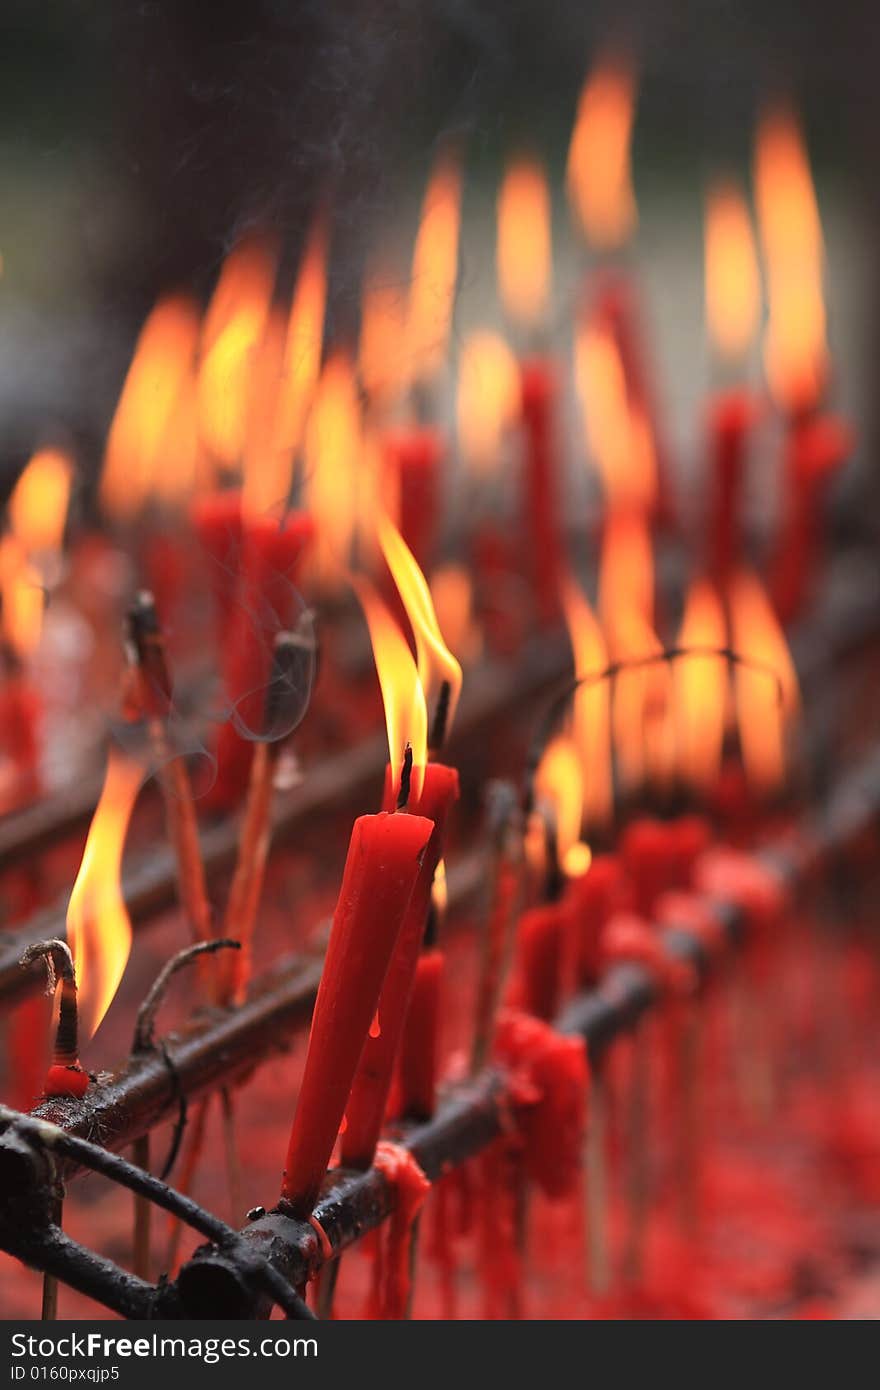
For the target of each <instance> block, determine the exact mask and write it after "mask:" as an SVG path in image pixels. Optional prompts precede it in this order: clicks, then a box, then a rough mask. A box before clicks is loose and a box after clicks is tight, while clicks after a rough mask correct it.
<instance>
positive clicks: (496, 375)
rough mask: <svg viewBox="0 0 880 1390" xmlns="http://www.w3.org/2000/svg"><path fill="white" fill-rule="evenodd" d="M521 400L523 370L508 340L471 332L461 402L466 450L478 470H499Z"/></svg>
mask: <svg viewBox="0 0 880 1390" xmlns="http://www.w3.org/2000/svg"><path fill="white" fill-rule="evenodd" d="M519 400H520V378H519V370H518V368H517V365H516V358H515V357H514V355H513V353H512V352H511V350H510V348H509V347H508V345H507V343H506V342H505V341H504V339H503V338H502V337H501V336H500V334H498V333H489V332H486V331H480V332H476V333H472V334H471V335H470V336H469V337H468V338H467V339H466V340H465V343H464V346H463V348H462V351H461V356H460V358H459V365H458V393H457V401H456V405H457V415H458V440H459V444H460V445H461V452H462V455H463V457H464V459H465V460H466V462H467V463H468V464H469V466H470V467H471V468H472V469H473V470H474V472H476V473H480V474H484V475H485V474H489V473H492V472H497V471H498V470H499V468H500V465H501V450H502V445H503V440H504V435H505V433H506V431H507V430H508V428H509V427H510V425H511V424H512V422H513V420H514V419H515V417H516V414H517V410H518V408H519Z"/></svg>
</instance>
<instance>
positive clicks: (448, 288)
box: [406, 156, 461, 382]
mask: <svg viewBox="0 0 880 1390" xmlns="http://www.w3.org/2000/svg"><path fill="white" fill-rule="evenodd" d="M460 219H461V170H460V169H459V167H458V164H457V163H456V162H454V161H453V160H452V159H450V158H449V157H448V156H441V158H440V159H439V160H438V162H437V164H436V166H435V168H434V171H433V173H432V175H431V179H430V181H429V184H428V188H427V190H426V192H425V198H424V202H423V204H422V215H421V221H420V223H419V230H418V234H417V236H416V244H415V250H414V251H413V263H412V283H411V286H410V292H409V303H408V306H407V325H406V341H407V357H408V365H409V371H410V374H411V378H412V380H413V381H415V382H426V381H430V380H432V379H433V378H434V377H436V376H437V374H438V372H439V371H440V370H441V368H442V366H443V363H444V361H445V358H446V347H447V343H448V341H449V329H450V325H451V322H452V309H453V303H454V299H455V288H456V283H457V281H458V237H459V224H460Z"/></svg>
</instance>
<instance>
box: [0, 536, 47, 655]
mask: <svg viewBox="0 0 880 1390" xmlns="http://www.w3.org/2000/svg"><path fill="white" fill-rule="evenodd" d="M44 597H45V596H44V592H43V586H42V581H41V578H40V575H39V573H38V571H37V570H36V568H35V567H34V566H33V565H32V564H31V562H30V561H29V560H28V557H27V555H26V553H25V551H24V548H23V546H22V545H21V543H20V542H19V540H18V539H17V537H15V536H12V535H7V536H3V537H0V634H2V636H3V639H4V641H5V642H7V643H8V644H9V646H10V647H11V648H12V650H13V652H14V653H15V654H16V656H18V657H19V658H21V659H24V658H25V657H27V656H29V655H30V654H31V652H33V651H35V650H36V647H37V645H38V643H39V640H40V633H41V631H42V627H43V606H44Z"/></svg>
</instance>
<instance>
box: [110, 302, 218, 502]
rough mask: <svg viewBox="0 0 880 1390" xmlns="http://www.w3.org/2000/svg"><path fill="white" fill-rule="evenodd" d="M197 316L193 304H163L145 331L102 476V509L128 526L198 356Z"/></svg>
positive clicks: (113, 426)
mask: <svg viewBox="0 0 880 1390" xmlns="http://www.w3.org/2000/svg"><path fill="white" fill-rule="evenodd" d="M198 333H199V313H198V309H197V307H196V305H195V304H194V302H193V301H192V300H191V299H188V298H186V297H185V296H182V295H174V296H170V297H167V298H164V299H160V301H159V303H158V304H157V305H156V307H155V308H154V309H153V310H152V312H151V313H150V314H149V316H148V318H147V321H146V323H145V324H144V326H143V328H142V329H141V333H140V336H139V338H138V341H137V345H136V347H135V351H134V357H133V358H132V362H131V366H130V367H129V369H128V374H127V376H126V378H125V382H124V384H123V387H122V392H121V394H120V397H119V402H118V404H117V406H116V411H115V414H114V416H113V421H112V423H111V425H110V433H109V435H108V437H107V447H106V450H105V453H104V468H103V473H102V476H101V487H100V498H101V505H102V506H103V507H104V509H105V511H106V512H107V513H108V514H109V515H110V516H112V517H115V518H116V519H117V520H120V521H130V520H131V519H132V517H134V516H136V515H137V513H138V511H139V510H140V508H141V507H142V506H143V504H144V502H145V501H146V499H147V497H148V495H149V493H150V490H151V488H152V487H153V485H154V480H155V477H156V473H157V470H158V469H159V467H160V460H162V458H163V450H164V449H165V448H166V447H167V445H168V441H169V425H170V422H171V421H172V417H173V414H174V411H175V407H176V406H177V404H178V401H179V398H180V394H181V391H182V390H185V388H186V383H187V380H188V376H189V373H190V372H191V370H192V364H193V360H194V355H195V351H196V345H197V341H198Z"/></svg>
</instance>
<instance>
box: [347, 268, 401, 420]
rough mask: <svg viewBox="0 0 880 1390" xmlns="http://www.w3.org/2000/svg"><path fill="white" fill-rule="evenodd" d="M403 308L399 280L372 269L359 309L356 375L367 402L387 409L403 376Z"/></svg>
mask: <svg viewBox="0 0 880 1390" xmlns="http://www.w3.org/2000/svg"><path fill="white" fill-rule="evenodd" d="M406 307H407V296H406V294H405V293H404V291H403V289H402V287H401V284H400V277H399V276H398V277H397V278H396V279H395V277H394V276H393V275H392V274H391V272H390V271H386V270H382V269H376V270H373V271H372V272H371V273H370V274H369V275H368V276H367V278H366V280H365V283H364V290H363V302H362V305H361V333H360V342H359V345H358V373H359V375H360V379H361V385H362V386H363V388H364V391H365V392H366V394H367V396H368V398H369V400H370V401H371V402H376V403H378V404H380V405H387V404H388V403H389V402H390V401H393V400H394V399H395V397H396V396H398V395H399V394H400V392H401V391H402V389H403V386H404V379H405V374H406V349H405V333H406Z"/></svg>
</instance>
